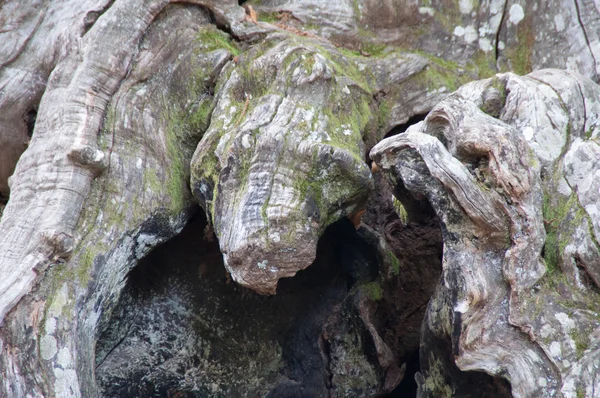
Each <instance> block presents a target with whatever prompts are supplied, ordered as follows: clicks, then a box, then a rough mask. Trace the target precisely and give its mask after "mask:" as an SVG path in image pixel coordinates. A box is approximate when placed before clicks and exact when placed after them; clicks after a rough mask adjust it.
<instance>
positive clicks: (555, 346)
mask: <svg viewBox="0 0 600 398" xmlns="http://www.w3.org/2000/svg"><path fill="white" fill-rule="evenodd" d="M550 355H552V356H553V357H559V356H561V355H562V350H561V349H560V343H559V342H558V341H553V342H552V344H550Z"/></svg>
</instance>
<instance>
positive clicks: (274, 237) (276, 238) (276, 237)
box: [271, 232, 281, 243]
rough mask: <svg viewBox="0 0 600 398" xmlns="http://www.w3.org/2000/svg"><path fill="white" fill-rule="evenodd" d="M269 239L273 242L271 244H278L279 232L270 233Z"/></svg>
mask: <svg viewBox="0 0 600 398" xmlns="http://www.w3.org/2000/svg"><path fill="white" fill-rule="evenodd" d="M271 239H272V240H273V242H275V243H279V241H280V240H281V237H280V236H279V232H273V233H271Z"/></svg>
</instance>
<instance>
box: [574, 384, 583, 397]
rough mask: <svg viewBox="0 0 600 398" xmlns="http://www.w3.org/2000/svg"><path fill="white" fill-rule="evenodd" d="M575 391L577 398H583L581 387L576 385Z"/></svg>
mask: <svg viewBox="0 0 600 398" xmlns="http://www.w3.org/2000/svg"><path fill="white" fill-rule="evenodd" d="M575 393H576V394H577V398H585V391H583V388H581V387H577V389H576V390H575Z"/></svg>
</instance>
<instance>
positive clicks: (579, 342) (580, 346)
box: [569, 330, 590, 359]
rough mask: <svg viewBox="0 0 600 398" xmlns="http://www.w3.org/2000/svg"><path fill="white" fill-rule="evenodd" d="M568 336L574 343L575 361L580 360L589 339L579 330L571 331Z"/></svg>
mask: <svg viewBox="0 0 600 398" xmlns="http://www.w3.org/2000/svg"><path fill="white" fill-rule="evenodd" d="M569 336H571V339H573V341H574V342H575V353H576V355H577V359H581V358H582V357H583V353H584V352H585V350H587V349H588V347H589V343H590V342H589V338H588V337H587V336H586V335H584V333H582V332H581V331H580V330H573V331H571V333H569Z"/></svg>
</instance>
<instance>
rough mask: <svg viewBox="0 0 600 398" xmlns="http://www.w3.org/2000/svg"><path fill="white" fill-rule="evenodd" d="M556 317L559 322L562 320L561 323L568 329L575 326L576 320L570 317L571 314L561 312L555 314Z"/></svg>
mask: <svg viewBox="0 0 600 398" xmlns="http://www.w3.org/2000/svg"><path fill="white" fill-rule="evenodd" d="M554 317H555V318H556V319H557V320H558V322H560V324H561V325H562V327H563V328H565V330H566V331H569V330H571V329H573V328H575V321H573V320H572V319H571V318H570V317H569V315H567V314H565V313H564V312H559V313H557V314H555V315H554Z"/></svg>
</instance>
